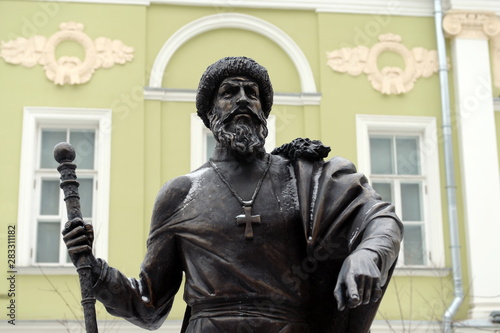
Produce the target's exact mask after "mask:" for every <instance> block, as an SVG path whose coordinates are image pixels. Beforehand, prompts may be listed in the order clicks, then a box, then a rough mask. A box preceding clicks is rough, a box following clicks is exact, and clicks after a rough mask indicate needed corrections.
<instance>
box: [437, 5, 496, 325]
mask: <svg viewBox="0 0 500 333" xmlns="http://www.w3.org/2000/svg"><path fill="white" fill-rule="evenodd" d="M443 27H444V30H445V33H446V34H447V36H448V37H449V38H451V39H452V43H451V46H452V59H453V71H454V83H455V84H454V85H455V96H456V118H455V119H456V120H457V124H456V125H457V128H458V137H459V145H460V156H459V158H460V163H461V173H462V193H463V198H464V213H465V225H466V228H465V230H466V234H467V240H468V244H467V249H468V261H469V270H470V271H469V273H470V274H469V276H470V279H469V281H470V283H471V285H470V295H471V305H472V308H471V312H470V316H471V318H473V319H484V318H486V319H487V318H488V316H489V314H490V313H491V311H494V310H500V296H499V295H500V283H499V282H498V281H500V267H499V266H498V264H497V263H495V260H494V255H495V254H496V253H500V242H498V235H499V234H500V223H499V222H500V221H499V215H498V212H497V209H498V205H499V203H500V177H499V171H500V170H499V165H498V150H497V141H496V128H495V118H494V107H493V95H492V78H491V72H492V71H491V60H490V51H489V46H488V42H489V40H490V39H492V38H495V37H496V36H498V35H499V34H500V20H499V19H498V17H496V15H495V14H494V13H489V12H475V11H474V12H473V11H450V12H448V13H447V15H446V16H445V18H444V20H443ZM467 287H468V286H466V289H468V288H467Z"/></svg>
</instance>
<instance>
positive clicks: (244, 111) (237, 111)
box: [222, 106, 262, 124]
mask: <svg viewBox="0 0 500 333" xmlns="http://www.w3.org/2000/svg"><path fill="white" fill-rule="evenodd" d="M240 115H245V116H249V117H250V118H252V120H253V121H254V122H256V124H260V123H262V120H261V119H260V118H259V116H258V115H257V114H256V113H255V112H253V111H252V110H251V109H250V108H248V107H246V106H239V107H236V108H234V109H233V110H232V111H231V112H230V113H228V114H227V115H226V116H225V117H224V119H222V123H223V124H227V123H229V122H231V121H233V120H234V118H236V117H237V116H240Z"/></svg>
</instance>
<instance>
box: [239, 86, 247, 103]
mask: <svg viewBox="0 0 500 333" xmlns="http://www.w3.org/2000/svg"><path fill="white" fill-rule="evenodd" d="M236 104H238V105H239V106H245V105H248V96H247V94H245V90H244V89H243V88H241V89H240V91H239V93H238V98H237V99H236Z"/></svg>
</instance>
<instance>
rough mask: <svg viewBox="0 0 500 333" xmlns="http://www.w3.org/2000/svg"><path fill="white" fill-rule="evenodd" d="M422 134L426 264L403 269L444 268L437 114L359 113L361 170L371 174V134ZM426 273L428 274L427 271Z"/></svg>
mask: <svg viewBox="0 0 500 333" xmlns="http://www.w3.org/2000/svg"><path fill="white" fill-rule="evenodd" d="M378 134H382V135H383V134H389V135H415V134H416V135H419V136H420V137H421V141H420V144H421V145H420V152H421V154H420V157H421V168H422V170H421V171H422V174H423V175H425V177H426V182H425V184H426V187H427V188H426V189H425V190H424V196H423V197H424V198H423V200H424V201H423V204H424V210H425V212H424V214H425V250H426V253H425V255H426V257H427V260H426V265H425V266H420V265H419V266H410V265H408V266H406V265H405V266H399V268H400V269H406V270H410V271H412V272H411V273H410V274H413V275H414V274H418V271H421V272H423V271H424V270H432V269H439V268H444V265H445V256H444V244H443V242H444V240H443V216H442V212H441V211H442V206H441V185H440V178H439V151H438V138H437V129H436V119H435V118H434V117H413V116H384V115H360V114H358V115H356V136H357V150H358V169H359V171H360V172H362V173H364V174H366V175H367V176H368V178H370V177H369V176H370V175H371V167H370V141H369V138H370V135H378ZM423 275H426V274H424V273H423Z"/></svg>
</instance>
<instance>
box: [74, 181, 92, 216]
mask: <svg viewBox="0 0 500 333" xmlns="http://www.w3.org/2000/svg"><path fill="white" fill-rule="evenodd" d="M78 182H79V183H80V187H79V188H78V194H80V208H81V212H82V216H83V217H92V198H93V197H94V195H93V194H94V193H93V189H94V186H93V185H94V180H93V179H92V178H79V179H78Z"/></svg>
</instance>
